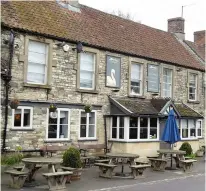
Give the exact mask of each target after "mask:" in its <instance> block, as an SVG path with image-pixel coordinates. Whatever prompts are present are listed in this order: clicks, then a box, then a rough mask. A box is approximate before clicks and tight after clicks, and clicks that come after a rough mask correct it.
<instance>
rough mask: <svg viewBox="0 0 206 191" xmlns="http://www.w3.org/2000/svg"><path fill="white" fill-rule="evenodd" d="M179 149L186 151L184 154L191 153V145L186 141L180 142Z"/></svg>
mask: <svg viewBox="0 0 206 191" xmlns="http://www.w3.org/2000/svg"><path fill="white" fill-rule="evenodd" d="M179 150H181V151H186V156H189V155H191V154H192V147H191V145H190V144H189V143H188V142H184V143H182V145H181V147H180V149H179Z"/></svg>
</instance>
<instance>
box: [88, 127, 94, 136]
mask: <svg viewBox="0 0 206 191" xmlns="http://www.w3.org/2000/svg"><path fill="white" fill-rule="evenodd" d="M94 128H95V126H94V125H89V137H94Z"/></svg>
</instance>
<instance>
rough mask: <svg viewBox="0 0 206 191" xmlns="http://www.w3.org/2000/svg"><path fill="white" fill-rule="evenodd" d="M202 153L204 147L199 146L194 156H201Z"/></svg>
mask: <svg viewBox="0 0 206 191" xmlns="http://www.w3.org/2000/svg"><path fill="white" fill-rule="evenodd" d="M203 155H204V148H203V147H200V148H199V149H198V150H197V151H196V156H197V157H202V156H203Z"/></svg>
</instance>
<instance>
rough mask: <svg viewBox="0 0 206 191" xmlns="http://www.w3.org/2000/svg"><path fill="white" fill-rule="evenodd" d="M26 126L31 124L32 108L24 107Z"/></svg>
mask: <svg viewBox="0 0 206 191" xmlns="http://www.w3.org/2000/svg"><path fill="white" fill-rule="evenodd" d="M23 126H24V127H29V126H30V109H24V125H23Z"/></svg>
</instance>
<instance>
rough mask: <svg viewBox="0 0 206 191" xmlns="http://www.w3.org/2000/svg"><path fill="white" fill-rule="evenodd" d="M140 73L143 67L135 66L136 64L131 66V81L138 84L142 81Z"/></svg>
mask: <svg viewBox="0 0 206 191" xmlns="http://www.w3.org/2000/svg"><path fill="white" fill-rule="evenodd" d="M140 71H141V65H140V64H135V63H132V64H131V81H134V82H136V81H138V80H140V79H141V77H140V75H141V73H140Z"/></svg>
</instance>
